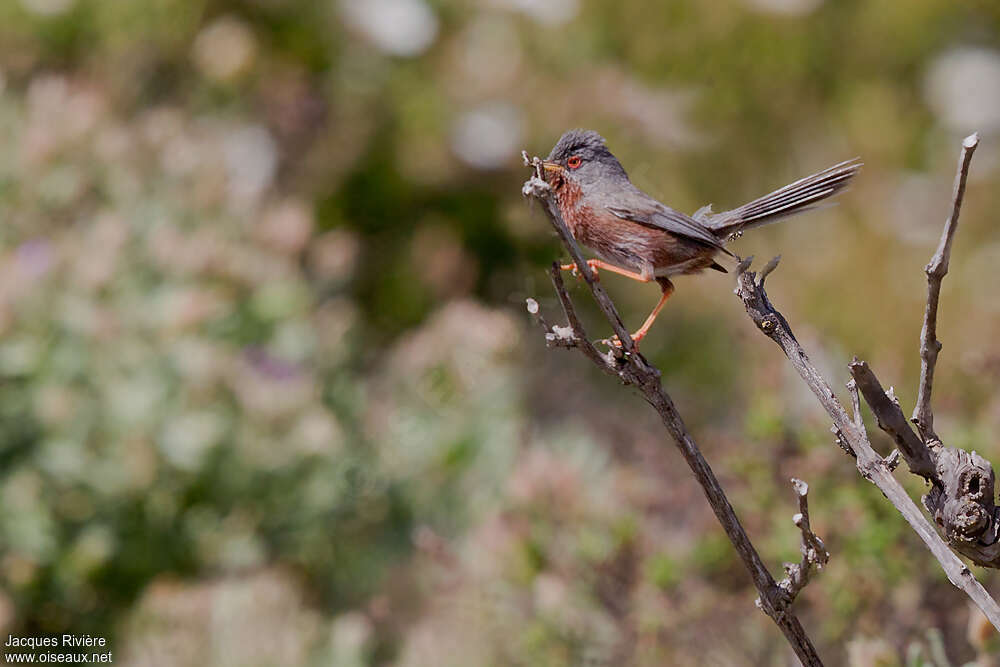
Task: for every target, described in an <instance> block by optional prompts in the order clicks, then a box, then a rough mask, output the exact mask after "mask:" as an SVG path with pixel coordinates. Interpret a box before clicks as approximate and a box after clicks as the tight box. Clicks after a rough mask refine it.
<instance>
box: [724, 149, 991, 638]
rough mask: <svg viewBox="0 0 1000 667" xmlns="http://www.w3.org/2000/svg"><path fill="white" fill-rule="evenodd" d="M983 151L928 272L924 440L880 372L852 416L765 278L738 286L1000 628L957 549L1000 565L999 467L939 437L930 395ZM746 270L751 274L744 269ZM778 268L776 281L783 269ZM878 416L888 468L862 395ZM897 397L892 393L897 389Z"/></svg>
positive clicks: (864, 377) (859, 375)
mask: <svg viewBox="0 0 1000 667" xmlns="http://www.w3.org/2000/svg"><path fill="white" fill-rule="evenodd" d="M977 144H978V137H977V136H976V135H972V136H970V137H969V138H967V139H966V140H965V141H964V142H963V148H962V157H961V159H960V160H959V169H958V175H957V176H956V178H955V193H954V200H953V205H952V213H951V216H950V217H949V219H948V221H947V223H946V224H945V231H944V233H943V235H942V238H941V243H940V245H939V247H938V251H937V253H935V255H934V258H933V259H932V260H931V263H930V264H928V266H927V269H926V271H927V278H928V303H927V310H926V314H925V319H924V328H923V332H922V335H921V360H922V368H921V383H920V397H919V398H918V401H917V409H916V410H915V412H914V419H913V421H914V422H915V423H916V424H917V426H918V429H919V430H920V432H921V435H920V436H918V435H917V434H916V433H914V432H913V430H912V429H911V428H910V425H909V424H908V423H907V421H906V418H905V417H904V416H903V412H902V409H901V408H900V407H899V402H898V401H897V400H896V399H895V397H894V396H892V395H891V394H890V393H886V392H885V390H883V388H882V385H881V383H880V382H879V381H878V378H877V377H876V376H875V374H874V372H872V370H871V369H870V368H869V367H868V365H867V364H865V363H864V362H862V361H858V360H856V359H855V360H854V362H853V363H851V365H850V371H851V375H852V377H853V379H852V380H851V382H850V383H849V384H848V390H849V391H850V394H851V398H852V401H853V403H854V416H853V418H851V417H849V416H848V414H847V411H846V410H845V409H844V407H843V405H841V403H840V402H839V401H838V400H837V397H836V395H835V394H834V392H833V390H832V389H831V388H830V385H829V384H828V383H827V382H826V380H825V379H824V378H823V377H822V376H821V375H820V373H819V371H818V370H817V369H816V367H815V366H814V365H813V364H812V362H811V361H810V360H809V358H808V356H807V355H806V353H805V351H804V350H803V349H802V347H801V345H799V343H798V341H797V340H795V336H794V334H793V333H792V330H791V328H790V327H789V325H788V322H787V320H785V318H784V317H783V316H782V315H781V313H780V312H778V311H777V309H776V308H774V306H773V305H772V304H771V302H770V300H769V299H768V297H767V293H766V292H765V290H764V281H763V275H764V274H763V273H762V276H761V279H759V280H758V279H756V277H755V275H754V274H753V273H751V272H749V271H745V270H744V271H743V272H742V273H741V274H740V275H739V277H738V287H737V290H736V293H737V295H739V297H740V298H741V299H742V300H743V303H744V306H745V307H746V310H747V313H748V314H749V315H750V318H751V319H752V320H753V321H754V323H755V324H756V325H757V327H758V328H759V329H760V330H761V331H762V332H764V334H765V335H767V337H768V338H770V339H771V340H773V341H774V342H775V343H777V344H778V345H779V346H780V347H781V349H782V351H784V353H785V355H786V356H787V357H788V359H789V361H791V363H792V365H793V366H794V367H795V369H796V371H798V373H799V375H800V376H801V377H802V379H803V381H805V383H806V384H807V385H808V386H809V388H810V389H811V390H812V392H813V393H814V394H815V395H816V397H817V399H819V401H820V403H821V404H822V405H823V407H824V408H825V409H826V411H827V413H828V414H829V415H830V418H831V419H832V420H833V424H834V432H835V433H836V435H837V441H838V443H839V444H840V445H841V446H842V447H844V448H845V449H846V450H847V451H848V452H849V453H851V454H852V455H853V456H854V457H855V458H856V459H857V467H858V470H859V471H860V472H861V474H862V475H863V476H864V477H865V479H868V480H869V481H871V482H872V483H873V484H875V485H876V486H878V488H879V489H880V490H881V491H882V493H883V494H885V496H886V498H888V499H889V501H890V502H892V504H893V505H894V506H895V507H896V509H897V510H899V512H900V513H901V514H902V515H903V517H904V518H905V519H906V521H907V522H908V523H909V524H910V526H911V527H912V528H913V530H914V531H916V533H917V534H918V535H919V536H920V538H921V539H922V540H923V541H924V543H925V544H926V545H927V548H928V549H930V551H931V553H932V554H934V557H935V558H937V560H938V562H939V563H940V564H941V567H942V568H943V569H944V571H945V574H947V576H948V579H949V581H951V582H952V583H953V584H954V585H955V586H957V587H958V588H960V589H961V590H963V591H964V592H965V593H966V594H967V595H968V596H969V597H970V598H971V599H972V600H973V602H975V603H976V605H977V606H978V607H979V608H980V609H981V610H982V611H983V613H984V614H985V615H986V617H987V618H988V619H989V620H990V622H991V623H992V624H993V625H994V626H995V627H996V628H997V629H1000V606H998V605H997V602H996V601H995V600H994V599H993V598H992V597H990V595H989V594H988V593H987V592H986V589H984V588H983V587H982V586H981V585H980V584H979V582H978V581H976V579H975V577H974V576H973V574H972V572H971V571H970V570H969V568H968V567H966V566H965V564H964V563H962V561H961V560H960V559H959V558H958V556H956V555H955V553H954V552H953V551H952V550H951V548H949V544H950V545H951V547H952V548H954V549H955V550H956V551H958V552H960V553H962V554H963V555H965V556H967V557H969V558H970V559H972V560H973V561H975V562H976V563H978V564H980V565H987V566H991V567H998V566H1000V544H998V543H997V531H998V525H1000V521H998V514H997V509H996V507H995V502H994V494H993V489H994V476H993V469H992V467H991V466H990V464H989V463H988V462H987V461H986V460H985V459H983V458H982V457H980V456H979V455H978V454H976V453H975V452H972V453H971V454H970V453H968V452H965V451H962V450H957V449H952V448H945V447H943V446H942V445H941V442H940V440H939V439H938V437H937V435H936V434H935V433H934V430H933V413H932V411H931V406H930V394H931V387H932V383H933V375H934V366H935V363H936V361H937V352H938V350H939V349H940V347H941V344H940V343H939V342H938V340H937V336H936V330H937V305H938V297H939V294H940V289H941V279H942V278H943V277H944V275H945V273H946V272H947V270H948V259H949V256H950V253H951V244H952V240H953V238H954V234H955V229H956V227H957V224H958V214H959V210H960V208H961V201H962V196H963V193H964V191H965V182H966V178H967V176H968V170H969V161H970V159H971V157H972V152H973V151H974V150H975V148H976V145H977ZM741 268H742V269H745V268H746V267H745V266H743V265H741ZM773 268H774V267H773V266H772V265H770V264H769V265H768V272H769V271H770V270H773ZM859 390H860V392H861V394H862V395H863V396H864V397H865V401H866V402H867V403H868V405H869V406H870V407H871V409H872V412H873V413H874V414H875V417H876V420H877V422H878V425H879V427H880V428H881V429H882V430H884V431H885V432H886V433H888V434H889V435H890V436H892V438H893V440H894V441H895V443H896V445H897V447H898V450H897V451H895V452H893V454H892V455H890V456H889V457H887V458H886V459H883V458H882V457H881V456H879V455H878V454H877V453H876V452H875V450H874V449H873V448H872V446H871V442H870V441H869V438H868V432H867V430H866V429H865V427H864V423H863V422H862V421H861V416H860V412H859V410H860V400H859V398H858V391H859ZM890 391H891V390H890ZM899 453H901V454H902V456H903V458H905V459H906V462H907V465H908V466H909V467H910V471H911V472H913V473H914V474H916V475H920V476H921V477H924V478H925V479H927V480H929V481H930V482H931V490H930V492H929V493H928V494H927V495H926V496H925V497H924V499H923V500H924V505H925V506H926V507H927V509H928V511H930V512H931V514H932V515H933V516H934V520H935V523H936V524H937V525H938V526H939V527H940V529H941V532H943V533H944V537H945V538H946V539H947V540H948V543H946V542H945V541H944V540H943V539H942V537H941V536H940V535H939V534H938V532H937V531H935V529H934V528H933V526H932V525H931V523H930V522H929V521H928V520H927V519H926V518H925V517H924V515H923V514H922V513H921V512H920V510H919V508H918V507H917V506H916V504H915V503H914V502H913V500H912V499H911V498H910V497H909V495H907V494H906V492H905V490H904V489H903V487H902V486H901V485H900V484H899V482H898V481H897V480H896V478H895V477H894V476H893V474H892V471H893V469H894V468H895V461H896V460H897V457H898V454H899Z"/></svg>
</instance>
